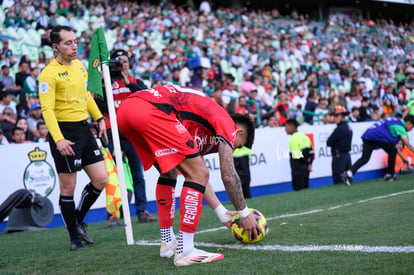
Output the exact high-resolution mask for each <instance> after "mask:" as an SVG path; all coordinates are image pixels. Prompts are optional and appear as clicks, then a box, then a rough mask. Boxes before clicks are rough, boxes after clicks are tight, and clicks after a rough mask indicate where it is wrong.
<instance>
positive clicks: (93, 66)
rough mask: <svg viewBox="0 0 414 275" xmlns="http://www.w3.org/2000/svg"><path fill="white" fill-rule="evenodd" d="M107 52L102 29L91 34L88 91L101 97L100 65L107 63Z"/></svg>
mask: <svg viewBox="0 0 414 275" xmlns="http://www.w3.org/2000/svg"><path fill="white" fill-rule="evenodd" d="M108 60H109V52H108V46H107V45H106V40H105V33H104V30H103V28H102V27H99V28H97V29H96V30H95V31H94V32H93V34H92V44H91V52H90V55H89V62H88V91H90V92H93V93H95V94H97V95H99V96H101V97H103V91H102V78H101V71H100V68H101V64H102V63H104V62H108Z"/></svg>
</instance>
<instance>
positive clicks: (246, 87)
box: [240, 73, 255, 96]
mask: <svg viewBox="0 0 414 275" xmlns="http://www.w3.org/2000/svg"><path fill="white" fill-rule="evenodd" d="M250 79H251V78H250V73H245V74H244V76H243V81H242V82H241V84H240V91H241V95H243V96H247V95H248V94H249V93H250V91H251V90H253V89H254V88H255V85H254V84H253V82H251V80H250Z"/></svg>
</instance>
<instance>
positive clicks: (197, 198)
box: [180, 181, 205, 233]
mask: <svg viewBox="0 0 414 275" xmlns="http://www.w3.org/2000/svg"><path fill="white" fill-rule="evenodd" d="M204 190H205V187H204V186H202V185H200V184H198V183H194V182H188V181H185V182H184V185H183V189H182V190H181V196H180V231H182V232H186V233H194V232H195V231H196V230H197V226H198V222H199V220H200V216H201V210H202V208H203V205H202V200H203V194H204Z"/></svg>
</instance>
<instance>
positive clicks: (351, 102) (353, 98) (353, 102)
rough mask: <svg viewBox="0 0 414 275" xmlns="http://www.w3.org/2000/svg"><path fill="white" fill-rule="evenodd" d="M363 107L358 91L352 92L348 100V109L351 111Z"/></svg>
mask: <svg viewBox="0 0 414 275" xmlns="http://www.w3.org/2000/svg"><path fill="white" fill-rule="evenodd" d="M359 106H361V98H360V96H359V95H358V92H357V91H351V92H350V94H349V97H348V98H347V100H346V106H345V107H346V109H347V110H348V111H351V110H352V108H353V107H357V108H359Z"/></svg>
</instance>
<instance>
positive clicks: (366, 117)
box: [358, 97, 369, 121]
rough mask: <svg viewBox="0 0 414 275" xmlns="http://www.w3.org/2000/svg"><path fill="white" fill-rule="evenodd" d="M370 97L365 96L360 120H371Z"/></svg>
mask: <svg viewBox="0 0 414 275" xmlns="http://www.w3.org/2000/svg"><path fill="white" fill-rule="evenodd" d="M368 108H369V98H368V97H363V98H362V101H361V106H360V107H359V116H358V121H367V120H369V111H368Z"/></svg>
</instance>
